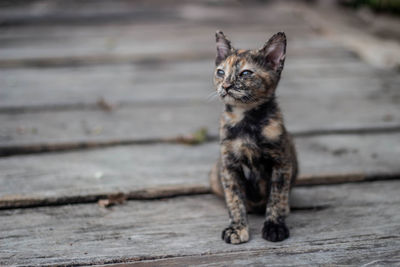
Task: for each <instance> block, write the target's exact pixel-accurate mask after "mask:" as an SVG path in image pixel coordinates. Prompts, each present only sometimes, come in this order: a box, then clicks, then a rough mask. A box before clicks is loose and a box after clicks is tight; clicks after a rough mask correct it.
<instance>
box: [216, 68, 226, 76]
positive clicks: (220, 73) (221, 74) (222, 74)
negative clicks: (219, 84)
mask: <svg viewBox="0 0 400 267" xmlns="http://www.w3.org/2000/svg"><path fill="white" fill-rule="evenodd" d="M217 75H218V76H220V77H222V76H224V75H225V71H223V70H221V69H218V70H217Z"/></svg>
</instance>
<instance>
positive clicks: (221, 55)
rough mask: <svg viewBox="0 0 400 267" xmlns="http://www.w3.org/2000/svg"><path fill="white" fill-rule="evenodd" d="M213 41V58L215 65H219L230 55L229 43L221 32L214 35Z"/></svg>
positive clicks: (230, 47)
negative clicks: (215, 52)
mask: <svg viewBox="0 0 400 267" xmlns="http://www.w3.org/2000/svg"><path fill="white" fill-rule="evenodd" d="M215 41H216V42H217V57H216V58H215V65H219V64H220V63H221V62H222V61H223V60H225V59H226V58H227V57H228V56H229V54H230V53H231V49H232V46H231V41H229V39H228V38H226V36H225V35H224V33H223V32H222V31H217V32H216V33H215Z"/></svg>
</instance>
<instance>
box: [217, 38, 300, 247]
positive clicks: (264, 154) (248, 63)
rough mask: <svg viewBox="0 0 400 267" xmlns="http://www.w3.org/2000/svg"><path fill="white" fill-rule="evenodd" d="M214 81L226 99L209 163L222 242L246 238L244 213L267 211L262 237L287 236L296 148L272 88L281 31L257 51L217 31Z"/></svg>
mask: <svg viewBox="0 0 400 267" xmlns="http://www.w3.org/2000/svg"><path fill="white" fill-rule="evenodd" d="M216 41H217V57H216V61H215V64H216V68H215V75H214V85H215V88H216V90H217V93H218V95H219V96H220V98H221V99H222V101H223V103H224V104H225V110H224V112H223V113H222V116H221V122H220V143H221V150H220V158H219V160H218V162H217V163H216V164H215V166H214V167H213V169H212V171H211V174H210V180H211V188H212V191H213V192H214V193H215V194H217V195H220V196H225V201H226V204H227V207H228V210H229V217H230V225H229V227H227V228H226V229H225V230H224V231H223V232H222V239H223V240H225V242H227V243H232V244H239V243H243V242H247V241H248V240H249V225H248V222H247V212H257V213H259V212H263V213H265V214H266V219H265V223H264V227H263V229H262V237H263V238H264V239H266V240H269V241H273V242H276V241H281V240H284V239H286V238H288V237H289V230H288V228H287V226H286V224H285V217H286V216H287V215H288V214H289V193H290V188H291V185H292V184H293V183H294V181H295V179H296V176H297V159H296V151H295V148H294V145H293V143H292V140H291V137H290V136H289V134H288V132H287V131H286V129H285V126H284V124H283V117H282V113H281V111H280V109H279V107H278V105H277V102H276V99H275V90H276V87H277V85H278V82H279V79H280V76H281V72H282V69H283V65H284V61H285V53H286V36H285V34H284V33H282V32H279V33H277V34H275V35H274V36H272V37H271V39H269V41H268V42H267V43H266V44H265V45H264V47H262V48H261V49H258V50H237V49H234V48H233V47H232V46H231V42H230V41H229V40H228V39H227V38H226V37H225V35H224V34H223V33H222V32H221V31H218V32H217V33H216Z"/></svg>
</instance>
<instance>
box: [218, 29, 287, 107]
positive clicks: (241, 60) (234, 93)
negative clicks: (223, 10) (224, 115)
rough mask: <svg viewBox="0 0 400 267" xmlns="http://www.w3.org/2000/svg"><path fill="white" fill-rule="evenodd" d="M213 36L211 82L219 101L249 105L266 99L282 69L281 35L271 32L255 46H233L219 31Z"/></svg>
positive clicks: (282, 48) (282, 49) (270, 95)
mask: <svg viewBox="0 0 400 267" xmlns="http://www.w3.org/2000/svg"><path fill="white" fill-rule="evenodd" d="M216 37H217V58H216V68H215V72H214V85H215V88H216V90H217V93H218V95H219V96H220V98H221V99H222V101H223V102H224V103H226V104H230V105H234V106H249V107H250V106H254V105H258V104H260V103H264V102H266V101H268V99H270V98H271V97H272V96H273V95H274V93H275V88H276V86H277V84H278V82H279V78H280V73H281V71H282V69H283V63H284V59H285V48H286V38H285V35H284V34H283V33H278V34H276V35H274V36H273V37H272V38H271V39H270V40H269V41H268V42H267V43H266V45H265V46H264V47H263V48H262V49H259V50H236V49H234V48H232V47H231V44H230V41H229V40H228V39H227V38H226V37H225V36H224V35H223V33H222V32H217V35H216Z"/></svg>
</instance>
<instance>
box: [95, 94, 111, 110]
mask: <svg viewBox="0 0 400 267" xmlns="http://www.w3.org/2000/svg"><path fill="white" fill-rule="evenodd" d="M96 104H97V106H99V107H100V108H101V109H102V110H104V111H112V110H113V108H114V107H113V106H112V105H111V104H110V103H109V102H107V101H106V100H105V99H104V98H103V97H100V98H99V99H98V100H97V102H96Z"/></svg>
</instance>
